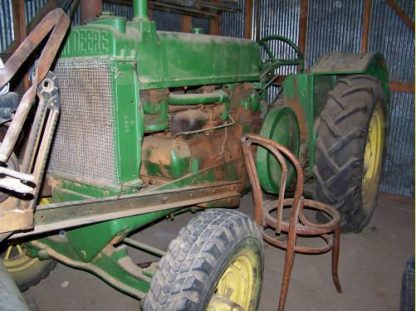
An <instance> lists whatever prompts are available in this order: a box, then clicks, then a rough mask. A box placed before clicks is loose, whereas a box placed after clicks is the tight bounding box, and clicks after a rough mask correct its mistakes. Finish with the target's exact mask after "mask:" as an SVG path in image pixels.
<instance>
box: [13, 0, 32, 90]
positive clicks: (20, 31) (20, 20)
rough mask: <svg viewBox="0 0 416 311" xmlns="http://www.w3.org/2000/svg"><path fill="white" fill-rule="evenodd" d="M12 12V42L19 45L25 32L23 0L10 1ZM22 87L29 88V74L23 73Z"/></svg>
mask: <svg viewBox="0 0 416 311" xmlns="http://www.w3.org/2000/svg"><path fill="white" fill-rule="evenodd" d="M12 13H13V31H14V42H16V43H15V46H16V48H17V46H19V45H20V43H22V42H23V40H25V38H26V35H27V32H26V16H25V1H24V0H15V1H12ZM22 81H23V87H24V89H25V90H27V89H29V87H30V83H29V75H28V74H27V73H25V74H24V77H23V80H22Z"/></svg>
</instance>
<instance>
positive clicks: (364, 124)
mask: <svg viewBox="0 0 416 311" xmlns="http://www.w3.org/2000/svg"><path fill="white" fill-rule="evenodd" d="M385 115H386V113H385V99H384V92H383V89H382V87H381V84H380V82H379V81H378V80H377V79H375V78H373V77H370V76H365V75H354V76H348V77H345V78H343V79H340V80H338V81H337V83H336V85H335V87H334V88H333V90H332V91H330V92H329V93H328V99H327V103H326V105H325V107H324V108H323V110H322V112H321V114H320V116H319V118H318V120H317V124H315V128H317V140H316V153H315V165H314V170H313V174H314V197H315V198H316V199H317V200H319V201H322V202H324V203H327V204H330V205H332V206H334V207H335V208H337V210H338V211H339V212H340V214H341V227H342V230H343V232H360V231H362V230H363V228H364V227H365V226H366V225H367V224H368V222H369V220H370V218H371V216H372V214H373V212H374V208H375V205H376V201H377V196H378V188H379V184H380V180H381V171H382V163H383V153H384V146H385V120H386V117H385ZM319 216H320V217H322V215H319ZM318 219H319V217H318Z"/></svg>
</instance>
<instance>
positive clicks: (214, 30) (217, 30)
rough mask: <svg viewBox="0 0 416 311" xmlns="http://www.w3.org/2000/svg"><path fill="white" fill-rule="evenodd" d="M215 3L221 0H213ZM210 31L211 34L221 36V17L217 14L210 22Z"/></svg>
mask: <svg viewBox="0 0 416 311" xmlns="http://www.w3.org/2000/svg"><path fill="white" fill-rule="evenodd" d="M212 2H213V3H216V2H219V0H213V1H212ZM209 33H210V34H211V35H215V36H219V35H220V34H221V17H220V15H219V14H217V15H216V16H215V17H214V18H212V19H211V20H210V22H209Z"/></svg>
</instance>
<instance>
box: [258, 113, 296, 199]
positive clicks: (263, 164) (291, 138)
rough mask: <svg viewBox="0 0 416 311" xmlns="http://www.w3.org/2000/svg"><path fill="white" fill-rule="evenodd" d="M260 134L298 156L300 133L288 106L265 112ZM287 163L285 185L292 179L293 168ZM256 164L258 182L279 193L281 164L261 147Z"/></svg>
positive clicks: (264, 187)
mask: <svg viewBox="0 0 416 311" xmlns="http://www.w3.org/2000/svg"><path fill="white" fill-rule="evenodd" d="M260 135H261V136H264V137H267V138H270V139H272V140H273V141H276V142H278V143H279V144H281V145H283V146H285V147H287V148H288V149H289V150H290V151H291V152H293V154H294V155H295V156H297V157H298V156H299V149H300V134H299V125H298V120H297V118H296V114H295V112H294V111H293V110H292V109H291V108H289V107H275V108H273V109H272V110H270V112H269V113H268V114H267V117H266V119H265V120H264V123H263V127H262V129H261V132H260ZM286 163H287V165H288V169H289V172H288V179H287V186H289V185H290V184H291V182H292V181H293V180H294V175H295V172H294V168H293V165H292V164H291V163H290V162H288V161H287V162H286ZM256 166H257V170H258V174H259V179H260V183H261V185H262V187H263V189H264V190H265V191H267V192H269V193H275V194H277V193H279V189H280V178H281V174H282V172H281V166H280V164H279V162H278V161H277V160H276V158H275V157H274V156H273V155H272V154H271V153H270V151H268V150H266V149H265V148H263V147H258V149H257V155H256Z"/></svg>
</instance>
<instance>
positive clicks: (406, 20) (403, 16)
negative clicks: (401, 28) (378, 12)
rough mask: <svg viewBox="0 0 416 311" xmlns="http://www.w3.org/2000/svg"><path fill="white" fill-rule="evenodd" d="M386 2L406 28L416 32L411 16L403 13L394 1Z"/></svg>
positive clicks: (388, 0)
mask: <svg viewBox="0 0 416 311" xmlns="http://www.w3.org/2000/svg"><path fill="white" fill-rule="evenodd" d="M386 2H387V4H388V5H389V6H390V7H391V8H392V9H393V11H394V13H396V14H397V15H398V16H399V17H400V18H401V20H402V21H403V22H404V23H405V24H406V26H407V27H408V28H410V30H412V31H413V32H415V22H414V21H413V20H412V19H411V18H410V17H409V16H407V14H406V12H405V11H403V10H402V8H401V7H400V6H399V5H398V4H397V3H396V2H395V1H394V0H387V1H386Z"/></svg>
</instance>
